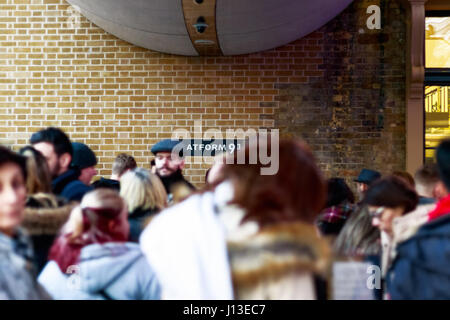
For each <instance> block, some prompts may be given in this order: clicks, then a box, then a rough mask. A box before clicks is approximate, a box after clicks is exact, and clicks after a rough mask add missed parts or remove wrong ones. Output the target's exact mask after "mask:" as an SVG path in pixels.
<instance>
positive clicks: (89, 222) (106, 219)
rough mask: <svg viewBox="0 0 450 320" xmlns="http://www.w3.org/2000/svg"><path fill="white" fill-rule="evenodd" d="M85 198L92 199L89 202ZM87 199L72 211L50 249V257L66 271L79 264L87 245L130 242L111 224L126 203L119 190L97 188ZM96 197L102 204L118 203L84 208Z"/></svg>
mask: <svg viewBox="0 0 450 320" xmlns="http://www.w3.org/2000/svg"><path fill="white" fill-rule="evenodd" d="M85 198H87V199H88V200H86V201H85ZM85 198H83V202H82V204H81V205H80V206H79V207H77V208H75V209H74V210H73V211H72V213H71V217H70V219H69V221H68V222H67V224H66V225H65V226H64V227H63V231H62V232H61V234H60V235H59V236H58V238H57V239H56V240H55V242H54V243H53V246H52V247H51V249H50V252H49V260H53V261H55V262H56V263H57V264H58V266H59V268H60V269H61V271H62V272H64V273H65V272H66V271H67V268H68V267H69V266H71V265H75V264H77V263H78V261H79V257H80V253H81V249H83V247H85V246H87V245H90V244H94V243H99V244H102V243H106V242H125V241H127V236H128V235H124V234H123V233H122V232H115V231H114V230H112V229H111V227H110V223H111V221H118V219H119V217H120V214H121V212H122V210H123V206H124V204H123V200H122V199H121V198H120V196H119V195H118V193H117V192H116V191H114V190H108V189H97V190H95V191H93V192H90V193H89V194H87V195H86V196H85ZM99 198H100V199H99ZM92 199H95V200H97V201H98V200H100V201H99V202H100V204H101V203H102V202H103V203H105V202H106V201H109V203H110V204H111V201H112V202H113V203H115V204H116V205H117V206H115V207H114V206H107V207H103V208H102V207H83V203H84V202H90V201H89V200H91V201H92ZM118 200H120V201H118ZM119 203H121V205H119Z"/></svg>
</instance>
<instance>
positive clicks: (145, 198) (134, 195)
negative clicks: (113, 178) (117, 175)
mask: <svg viewBox="0 0 450 320" xmlns="http://www.w3.org/2000/svg"><path fill="white" fill-rule="evenodd" d="M120 183H121V190H120V195H121V196H122V198H123V199H124V200H125V202H126V203H127V206H128V213H129V215H128V222H129V224H130V237H129V240H130V241H133V242H138V241H139V236H140V235H141V232H142V230H143V229H144V227H145V225H146V224H147V222H148V219H149V218H151V217H152V216H154V215H155V214H156V213H158V212H159V211H161V210H162V209H164V208H165V207H166V206H167V194H166V190H165V189H164V186H163V184H162V182H161V180H159V178H158V177H157V176H156V175H154V174H153V173H151V172H150V171H148V170H146V169H142V168H136V169H134V170H130V171H128V172H127V173H125V174H124V175H123V176H122V177H121V179H120Z"/></svg>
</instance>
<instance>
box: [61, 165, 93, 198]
mask: <svg viewBox="0 0 450 320" xmlns="http://www.w3.org/2000/svg"><path fill="white" fill-rule="evenodd" d="M79 176H80V171H79V170H76V169H69V170H67V171H66V172H64V173H63V174H61V175H60V176H58V177H56V178H55V179H54V180H53V181H52V192H53V193H54V194H56V195H58V196H61V197H64V198H66V199H67V200H69V201H72V200H73V201H81V199H82V198H83V196H84V195H85V194H86V193H88V192H89V191H92V190H94V188H92V187H90V186H87V185H85V184H84V183H83V182H81V181H80V180H78V177H79Z"/></svg>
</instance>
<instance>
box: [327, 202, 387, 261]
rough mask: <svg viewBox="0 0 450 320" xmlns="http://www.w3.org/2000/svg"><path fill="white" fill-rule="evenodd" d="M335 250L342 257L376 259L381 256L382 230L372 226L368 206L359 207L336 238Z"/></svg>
mask: <svg viewBox="0 0 450 320" xmlns="http://www.w3.org/2000/svg"><path fill="white" fill-rule="evenodd" d="M333 250H334V252H335V254H336V255H337V256H342V257H361V258H364V259H365V258H367V257H376V256H379V255H381V240H380V230H379V229H378V228H377V227H375V226H374V225H372V217H371V216H370V215H369V211H368V208H367V207H366V206H357V207H356V208H355V209H354V212H353V213H352V214H351V215H350V217H349V218H348V219H347V221H346V222H345V224H344V226H343V228H342V230H341V232H340V233H339V235H338V236H337V238H336V241H335V242H334V245H333Z"/></svg>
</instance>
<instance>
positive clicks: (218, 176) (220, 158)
mask: <svg viewBox="0 0 450 320" xmlns="http://www.w3.org/2000/svg"><path fill="white" fill-rule="evenodd" d="M228 156H229V154H228ZM226 157H227V154H226V153H221V154H218V155H216V156H214V162H213V164H212V166H211V168H209V169H208V171H207V172H206V176H205V182H206V184H207V185H213V184H215V183H216V182H217V181H220V180H223V172H222V171H223V168H224V166H225V161H226Z"/></svg>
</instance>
